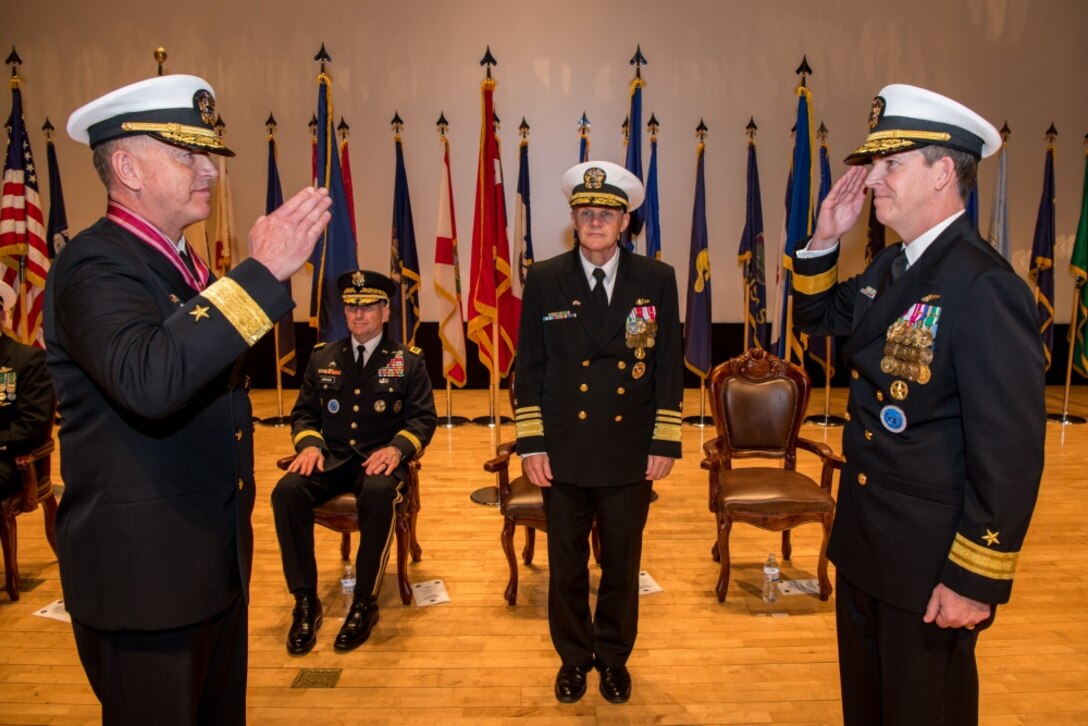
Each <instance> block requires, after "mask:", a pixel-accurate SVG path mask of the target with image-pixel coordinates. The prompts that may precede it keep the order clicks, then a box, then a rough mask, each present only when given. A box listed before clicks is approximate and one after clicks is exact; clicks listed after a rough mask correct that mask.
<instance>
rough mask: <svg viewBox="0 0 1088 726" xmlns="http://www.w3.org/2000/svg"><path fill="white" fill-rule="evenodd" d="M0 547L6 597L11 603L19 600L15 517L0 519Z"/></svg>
mask: <svg viewBox="0 0 1088 726" xmlns="http://www.w3.org/2000/svg"><path fill="white" fill-rule="evenodd" d="M0 545H2V546H3V550H4V575H5V577H6V580H5V585H6V587H7V591H8V597H9V598H11V601H12V602H15V601H16V600H18V599H19V568H18V566H17V565H16V564H15V562H16V559H15V556H16V554H17V552H16V550H17V549H18V547H17V545H18V539H17V538H16V536H15V515H11V516H10V517H4V518H3V519H0Z"/></svg>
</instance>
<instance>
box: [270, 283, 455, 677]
mask: <svg viewBox="0 0 1088 726" xmlns="http://www.w3.org/2000/svg"><path fill="white" fill-rule="evenodd" d="M337 284H338V286H339V288H340V292H341V294H342V296H343V300H344V315H345V317H346V318H347V325H348V330H349V331H350V332H351V335H350V336H349V337H348V338H345V339H344V340H341V341H339V342H336V343H332V344H330V345H325V344H324V343H321V344H319V345H318V346H317V347H316V348H314V351H313V354H312V355H311V356H310V363H309V365H308V366H307V367H306V374H305V376H304V378H303V380H302V388H301V389H300V390H299V394H298V401H297V402H296V403H295V408H294V410H293V411H292V412H291V419H292V420H291V435H292V438H293V441H294V444H295V450H296V451H297V452H298V456H297V457H296V458H295V460H294V461H293V462H292V464H291V466H290V467H289V468H288V473H287V474H286V475H285V476H284V477H283V478H282V479H280V481H279V483H278V484H277V485H276V488H275V490H274V491H273V492H272V510H273V513H274V515H275V520H276V536H277V537H279V541H280V550H281V552H282V555H283V574H284V576H285V577H286V578H287V587H288V588H290V590H291V592H292V593H293V594H294V596H295V610H294V613H293V616H292V620H291V629H290V630H289V631H288V633H287V652H289V653H291V654H293V655H303V654H305V653H308V652H309V651H310V649H311V648H313V647H314V643H315V642H316V640H317V629H318V628H320V627H321V600H320V599H318V597H317V563H316V561H315V559H314V513H313V509H314V507H315V506H317V505H319V504H321V503H322V502H325V501H327V500H329V499H331V498H332V497H334V496H336V495H337V494H341V493H343V492H348V491H353V492H355V497H356V500H357V502H358V509H359V529H360V537H359V551H358V553H357V554H356V557H355V570H356V573H357V574H356V578H357V579H356V585H355V598H354V601H353V602H352V605H351V609H350V610H349V611H348V614H347V617H346V618H345V619H344V625H343V627H342V628H340V632H339V634H337V636H336V641H335V642H334V644H333V647H334V648H335V649H336V650H338V651H349V650H352V649H354V648H357V647H358V646H360V645H362V644H363V643H364V642H366V639H367V638H368V637H370V631H371V630H372V629H373V628H374V625H375V624H376V623H377V622H378V603H377V597H378V590H379V588H380V587H381V582H382V573H383V572H384V570H385V563H386V560H387V559H388V558H389V547H390V545H391V544H392V542H393V526H394V522H393V519H394V514H395V509H396V507H397V504H398V502H400V501H401V500H402V498H403V496H404V486H405V484H404V480H405V479H406V478H407V474H408V468H407V463H406V462H407V460H408V459H411V458H412V457H413V456H414V455H416V454H418V453H419V452H420V451H422V450H423V447H425V446H426V445H427V443H428V442H429V441H430V440H431V436H432V435H433V434H434V429H435V424H436V421H437V418H436V416H435V410H434V394H433V393H432V392H431V381H430V378H429V377H428V375H427V367H426V365H425V364H424V361H423V353H422V351H420V350H419V348H415V347H411V348H408V347H405V346H403V345H400V344H398V343H395V342H393V341H392V340H390V339H389V338H386V337H385V336H384V335H383V331H384V326H385V323H386V322H388V320H389V299H390V296H392V295H395V294H396V286H395V285H394V284H393V282H392V281H391V280H390V279H389V278H388V277H386V276H384V275H380V274H378V273H376V272H370V271H369V270H356V271H354V272H348V273H346V274H344V275H341V276H340V279H339V280H338V281H337Z"/></svg>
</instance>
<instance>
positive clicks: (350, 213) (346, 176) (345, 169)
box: [336, 116, 359, 239]
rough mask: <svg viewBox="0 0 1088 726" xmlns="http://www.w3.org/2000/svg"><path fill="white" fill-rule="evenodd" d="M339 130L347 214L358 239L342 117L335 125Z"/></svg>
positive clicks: (346, 126)
mask: <svg viewBox="0 0 1088 726" xmlns="http://www.w3.org/2000/svg"><path fill="white" fill-rule="evenodd" d="M336 128H337V130H338V131H339V132H340V174H341V176H343V177H344V193H345V194H346V195H347V197H348V216H350V217H351V233H352V234H353V235H355V239H359V231H358V230H357V229H356V227H355V191H354V189H353V188H352V186H351V163H350V162H349V159H348V125H347V124H346V123H344V117H343V116H341V117H340V125H339V126H337V127H336Z"/></svg>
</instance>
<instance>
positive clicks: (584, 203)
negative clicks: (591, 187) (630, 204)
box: [570, 192, 627, 209]
mask: <svg viewBox="0 0 1088 726" xmlns="http://www.w3.org/2000/svg"><path fill="white" fill-rule="evenodd" d="M570 206H572V207H620V208H621V209H627V200H626V199H624V198H623V197H621V196H619V195H618V194H609V193H607V192H578V193H577V194H575V195H574V196H573V197H571V198H570Z"/></svg>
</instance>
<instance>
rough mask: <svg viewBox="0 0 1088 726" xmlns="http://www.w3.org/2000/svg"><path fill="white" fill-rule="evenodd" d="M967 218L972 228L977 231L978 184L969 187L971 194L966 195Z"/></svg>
mask: <svg viewBox="0 0 1088 726" xmlns="http://www.w3.org/2000/svg"><path fill="white" fill-rule="evenodd" d="M966 206H967V218H968V219H970V220H971V224H972V226H974V228H975V229H978V184H976V185H975V186H973V187H971V193H970V194H969V195H967V205H966Z"/></svg>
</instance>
